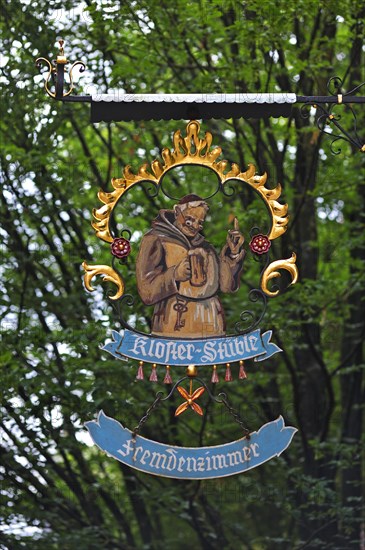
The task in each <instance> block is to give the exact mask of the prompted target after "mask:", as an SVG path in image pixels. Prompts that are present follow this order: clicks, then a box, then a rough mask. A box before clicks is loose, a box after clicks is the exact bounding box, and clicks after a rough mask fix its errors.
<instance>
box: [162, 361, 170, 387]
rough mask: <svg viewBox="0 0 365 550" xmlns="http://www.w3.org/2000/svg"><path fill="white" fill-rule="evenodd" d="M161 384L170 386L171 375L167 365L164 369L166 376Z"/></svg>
mask: <svg viewBox="0 0 365 550" xmlns="http://www.w3.org/2000/svg"><path fill="white" fill-rule="evenodd" d="M163 383H164V384H172V378H171V374H170V367H169V366H168V365H167V367H166V374H165V378H164V380H163Z"/></svg>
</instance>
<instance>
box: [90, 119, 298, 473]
mask: <svg viewBox="0 0 365 550" xmlns="http://www.w3.org/2000/svg"><path fill="white" fill-rule="evenodd" d="M212 141H213V136H212V134H211V133H210V132H206V133H205V136H204V137H200V124H199V122H197V121H195V120H193V121H191V122H189V124H188V125H187V127H186V135H185V136H184V137H183V136H182V135H181V132H180V130H178V131H176V132H175V134H174V137H173V148H172V149H167V148H165V149H163V150H162V153H161V155H162V159H163V162H160V161H159V160H156V161H154V162H152V164H151V166H148V165H146V164H144V165H143V166H142V167H141V168H140V169H139V170H138V172H137V173H136V174H134V173H132V171H131V169H130V168H129V167H127V168H125V170H124V174H123V177H122V178H120V179H118V178H117V179H113V180H112V186H113V191H111V192H110V193H107V192H104V191H100V192H99V195H98V196H99V199H100V200H101V202H102V206H101V207H100V208H98V209H96V210H94V212H93V215H94V220H95V221H94V222H93V224H92V225H93V227H94V229H95V232H96V235H97V237H99V239H101V240H102V241H104V242H105V243H108V244H109V246H110V253H111V260H112V261H111V265H89V264H88V263H86V262H84V263H83V267H84V270H85V276H84V281H85V286H86V288H87V289H88V290H89V291H92V290H93V287H92V280H93V279H94V278H95V277H96V276H98V275H101V276H102V277H103V278H104V281H106V282H109V283H113V284H114V286H115V291H114V294H113V295H112V296H111V300H112V301H113V302H114V303H116V304H117V306H118V312H119V319H118V320H119V324H120V325H121V326H122V330H120V331H116V330H113V331H112V333H111V339H110V341H108V342H107V343H106V344H105V345H104V347H103V349H104V350H105V351H107V352H109V353H110V354H112V355H113V356H114V357H116V358H117V359H120V360H122V361H124V362H126V365H128V366H129V365H133V364H135V366H136V379H137V380H144V378H145V369H146V365H150V369H151V370H150V374H149V380H150V381H151V382H157V381H158V379H159V375H160V373H161V370H162V371H163V372H164V379H163V380H164V383H165V384H166V385H167V386H170V387H171V389H170V391H169V392H168V394H167V395H164V394H163V392H159V393H157V396H156V399H155V401H154V402H153V403H152V404H151V407H150V408H149V409H148V411H147V413H146V414H143V416H142V418H141V421H140V422H139V424H138V425H137V426H136V428H134V430H132V431H130V430H128V429H127V428H125V427H123V426H122V425H121V424H120V423H119V422H118V421H117V420H115V419H112V418H109V417H108V416H106V415H105V414H104V413H103V412H100V413H99V416H98V420H97V421H91V422H88V423H86V427H87V429H88V430H89V433H90V435H91V437H92V439H93V441H94V442H95V443H96V444H97V445H98V446H99V447H100V448H101V449H102V450H103V451H105V452H106V453H108V454H109V455H111V456H113V457H114V458H116V459H117V460H120V461H122V462H124V463H125V464H128V465H129V466H131V467H132V468H136V469H138V470H142V471H144V472H148V473H152V474H156V475H161V476H165V477H175V478H182V479H190V478H191V479H209V478H213V477H223V476H228V475H233V474H237V473H242V472H246V471H248V470H249V469H252V468H254V467H256V466H258V465H260V464H262V463H264V462H266V461H268V460H270V459H271V458H274V457H275V456H278V455H280V454H281V453H282V452H283V451H284V450H285V449H286V448H287V447H288V445H289V444H290V441H291V439H292V437H293V435H294V433H295V431H296V429H295V428H293V427H286V426H284V421H283V419H282V418H281V417H280V418H278V419H277V420H276V421H273V422H269V423H268V424H265V426H263V427H261V428H260V429H259V430H257V431H253V430H251V429H249V428H248V427H247V426H246V425H245V422H244V421H243V420H242V419H241V418H240V415H239V414H238V413H237V411H235V410H234V409H233V408H232V406H231V405H230V402H229V399H228V397H227V395H226V394H225V393H223V392H221V393H219V394H218V396H215V395H213V392H212V387H213V385H215V384H218V383H219V375H220V374H222V373H220V371H221V370H222V369H223V374H224V381H225V382H231V381H233V373H234V372H235V371H236V369H237V374H238V379H239V380H242V381H243V380H246V379H247V373H246V368H247V364H246V363H247V361H249V360H254V361H256V362H260V364H261V362H263V361H265V360H266V359H268V358H269V357H272V356H273V355H274V354H276V353H278V352H280V351H281V349H280V348H279V347H278V346H277V345H276V344H275V343H274V342H273V341H271V338H272V331H271V330H266V331H264V332H262V331H261V329H260V327H259V325H260V323H261V322H262V319H263V317H264V314H265V311H266V307H267V300H268V298H269V297H274V296H276V295H278V294H279V292H280V291H279V289H278V288H273V287H272V280H273V279H275V278H277V277H279V276H280V274H281V271H286V272H287V274H288V276H289V281H290V284H294V283H295V282H296V281H297V277H298V270H297V267H296V263H295V260H296V257H295V254H294V253H292V255H291V257H289V258H287V259H282V260H275V261H271V260H270V251H271V245H272V242H273V241H274V240H275V239H277V238H279V237H280V236H281V235H283V233H284V232H285V231H286V229H287V224H288V214H287V211H288V207H287V205H286V204H281V203H280V202H279V201H278V199H279V198H280V194H281V188H280V185H278V186H277V187H276V188H274V189H272V188H269V187H266V185H265V184H266V179H267V176H266V174H264V175H263V176H260V175H257V174H256V169H255V167H254V166H253V165H249V168H248V170H247V171H245V172H242V171H241V170H240V168H239V166H238V165H237V164H234V163H233V164H232V165H231V166H230V165H229V164H228V162H227V161H225V160H218V157H219V156H220V155H221V153H222V150H221V148H220V147H212ZM186 166H194V167H200V168H201V169H203V170H204V169H206V170H210V171H211V172H213V173H214V174H215V175H216V177H217V186H216V188H215V189H214V190H213V191H212V192H211V193H210V194H209V195H208V196H202V194H201V193H200V194H199V195H198V194H195V193H194V192H190V193H189V194H186V195H184V194H182V196H181V195H180V197H176V196H174V195H172V194H171V192H170V191H169V190H168V189H167V186H166V183H165V179H164V177H165V176H166V174H167V173H170V172H171V173H172V172H173V170H176V169H179V168H180V169H181V168H184V167H186ZM234 186H244V187H245V188H246V189H247V186H248V188H250V189H252V190H253V191H254V192H255V193H256V194H257V195H258V196H259V197H260V199H261V200H262V201H263V203H264V205H265V206H266V209H267V211H268V214H269V216H268V221H269V230H268V231H266V232H264V231H263V230H261V229H260V228H259V227H257V226H255V227H254V228H253V229H252V230H251V232H250V240H249V243H248V247H247V246H245V236H244V235H243V233H242V232H241V230H240V222H239V218H241V215H240V214H239V213H238V214H237V216H236V215H233V216H232V224H233V227H232V228H231V229H228V231H227V234H226V237H225V241H224V242H223V246H221V249H220V251H219V252H218V251H217V250H216V248H215V245H216V244H217V243H212V242H210V241H209V240H208V239H207V238H206V237H205V236H204V228H205V227H206V226H207V224H208V221H207V217H208V213H209V212H210V211H211V210H212V211H213V210H214V200H215V197H216V196H217V195H219V196H220V198H221V199H222V200H229V198H230V197H231V196H232V192H234ZM141 188H142V189H144V191H145V192H147V193H149V194H151V193H152V195H153V197H158V196H159V194H161V195H162V196H163V197H164V199H165V200H167V201H168V202H169V203H170V205H171V206H170V207H168V208H163V209H160V210H159V211H157V212H156V214H155V218H154V219H152V220H151V222H150V229H149V230H148V231H147V232H146V233H145V234H144V235H142V236H141V238H140V242H139V244H138V245H137V246H138V252H137V254H136V261H135V277H136V280H135V284H136V288H137V293H138V297H136V296H132V295H131V294H129V293H128V294H127V293H126V290H127V286H128V284H130V286H131V287H132V284H131V283H130V281H129V280H128V282H125V281H124V279H123V273H122V270H123V266H124V265H125V263H126V262H127V261H128V258H129V256H130V254H131V251H132V248H133V247H134V246H135V245H134V244H132V242H131V237H132V233H133V229H132V228H129V227H128V228H125V227H124V228H120V231H119V234H116V233H115V227H116V224H115V223H114V222H112V220H113V219H114V218H113V216H115V213H116V211H117V210H118V205H121V204H122V202H123V199H125V198H126V197H127V196H128V193H129V192H130V191H131V190H132V189H134V191H135V192H141ZM137 190H138V191H137ZM190 191H194V189H191V182H190ZM134 196H135V195H134ZM137 202H138V200H137ZM130 224H133V221H132V220H130ZM248 255H250V256H251V257H252V258H254V259H256V263H257V265H258V266H259V269H260V272H259V273H260V274H259V285H258V287H257V288H252V289H251V290H250V291H249V293H248V296H247V301H248V302H251V303H255V304H256V306H257V305H259V306H260V307H259V308H257V307H256V310H255V311H251V310H248V309H247V310H244V311H243V312H242V313H241V314H240V316H239V319H238V320H237V321H236V322H235V324H234V332H233V333H231V334H230V333H227V328H226V317H227V315H226V312H225V311H224V307H223V303H222V301H221V296H222V295H223V294H234V293H235V292H236V291H238V290H239V289H240V287H241V275H242V272H243V271H244V265H245V263H246V262H247V261H248V260H247V256H248ZM137 300H138V302H139V304H141V303H142V305H143V307H144V308H152V309H153V312H152V318H151V331H150V332H142V331H141V330H137V328H136V327H135V326H132V325H131V324H130V323H129V320H128V314H126V308H129V310H130V311H132V312H133V311H134V310H133V307H136V305H137ZM236 365H237V367H236ZM184 369H186V372H184ZM198 370H199V376H198ZM200 373H202V375H200ZM207 373H210V374H209V377H210V378H211V380H210V385H209V383H208V381H207V380H206V374H207ZM175 374H176V375H177V378H178V379H177V381H176V382H175V383H173V376H175ZM197 386H198V387H197ZM176 395H179V397H180V398H182V400H183V401H182V402H181V403H180V404H179V405H178V406H177V408H176V411H175V415H176V416H180V415H181V414H183V413H187V414H190V413H196V414H197V415H200V416H203V415H204V408H203V404H202V400H204V399H205V398H206V397H208V398H210V399H211V400H212V401H213V402H215V403H216V404H220V405H223V406H225V407H226V409H227V410H228V412H229V413H230V414H231V415H232V417H233V418H234V420H235V421H236V422H238V424H239V426H240V428H241V431H242V436H243V437H242V438H241V439H239V440H238V441H233V442H231V443H226V444H223V445H218V446H215V447H195V448H186V447H176V446H172V445H165V444H162V443H159V442H157V441H151V440H148V439H145V438H143V437H142V436H141V435H140V431H141V429H142V427H143V425H144V423H145V422H146V421H147V420H148V418H149V417H150V415H151V414H152V413H153V411H154V410H155V409H156V408H157V407H158V406H160V405H161V404H162V403H163V402H165V401H167V400H170V399H174V398H175V396H176ZM189 411H190V412H189Z"/></svg>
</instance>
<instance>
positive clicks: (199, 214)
mask: <svg viewBox="0 0 365 550" xmlns="http://www.w3.org/2000/svg"><path fill="white" fill-rule="evenodd" d="M206 214H207V213H206V209H205V208H204V207H203V206H194V207H189V206H188V207H187V208H185V210H181V209H180V208H179V207H176V226H177V227H178V229H180V231H181V233H183V234H184V235H185V236H186V237H188V238H189V239H192V238H193V237H195V236H196V235H197V234H198V233H199V231H201V230H202V229H203V225H204V220H205V216H206Z"/></svg>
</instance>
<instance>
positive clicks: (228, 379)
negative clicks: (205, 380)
mask: <svg viewBox="0 0 365 550" xmlns="http://www.w3.org/2000/svg"><path fill="white" fill-rule="evenodd" d="M224 380H225V381H226V382H232V380H233V378H232V373H231V365H230V364H229V363H227V364H226V375H225V377H224Z"/></svg>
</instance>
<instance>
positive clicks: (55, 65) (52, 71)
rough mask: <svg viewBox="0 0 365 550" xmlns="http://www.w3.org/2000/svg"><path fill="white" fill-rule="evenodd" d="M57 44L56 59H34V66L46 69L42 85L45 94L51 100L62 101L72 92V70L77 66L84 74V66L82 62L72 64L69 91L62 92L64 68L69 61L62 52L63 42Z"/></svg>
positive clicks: (69, 74) (69, 72) (69, 75)
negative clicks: (44, 66)
mask: <svg viewBox="0 0 365 550" xmlns="http://www.w3.org/2000/svg"><path fill="white" fill-rule="evenodd" d="M58 43H59V51H58V55H57V58H56V59H54V60H52V61H49V59H46V58H45V57H38V59H36V65H37V67H38V69H39V70H41V69H42V65H46V67H47V68H48V73H47V75H46V80H45V83H44V87H45V90H46V92H47V94H48V95H49V96H50V97H52V98H53V99H61V100H62V99H64V98H65V97H68V96H69V95H70V94H71V93H72V92H73V90H74V87H75V86H74V81H73V70H74V68H75V67H76V66H79V71H80V73H82V72H84V70H85V68H86V65H85V63H83V61H75V63H73V64H72V66H71V68H70V69H69V71H68V79H69V82H68V86H69V89H68V90H67V91H65V90H64V86H65V67H66V65H68V64H69V61H68V59H67V57H66V56H65V51H64V47H63V46H64V43H65V42H64V40H62V39H60V40H59V41H58Z"/></svg>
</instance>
